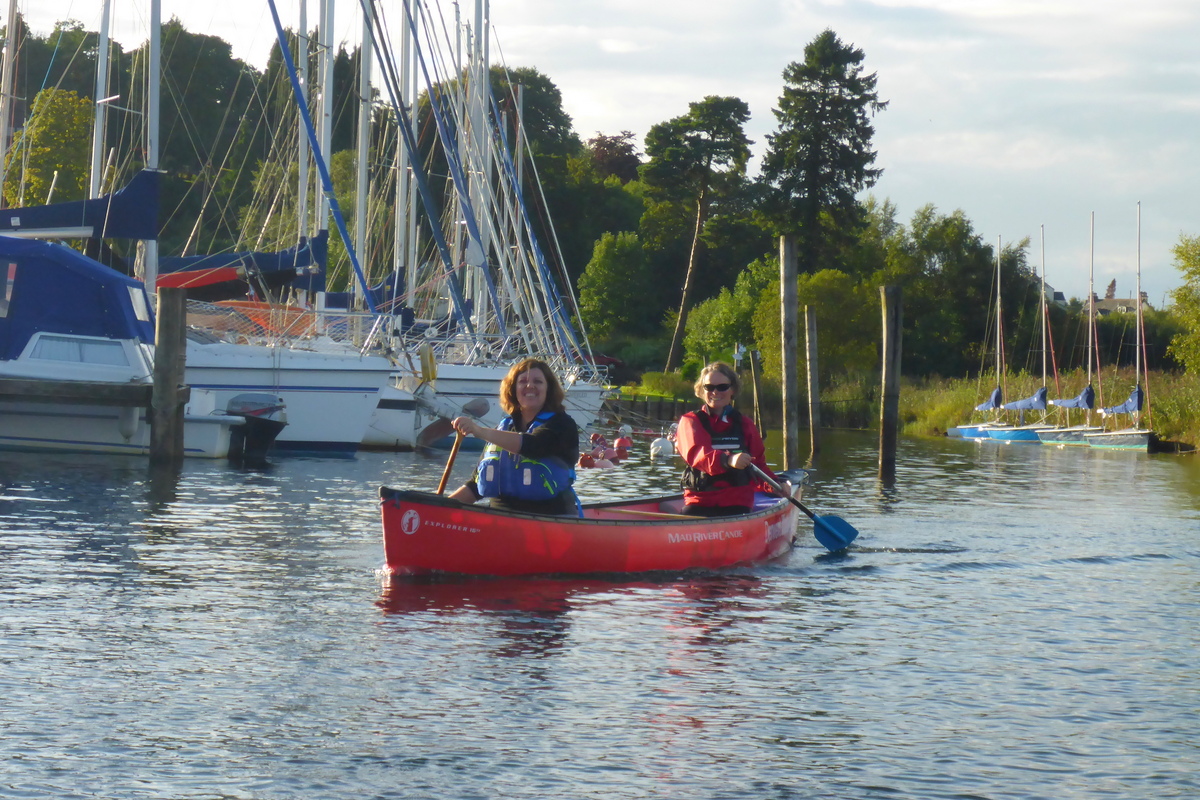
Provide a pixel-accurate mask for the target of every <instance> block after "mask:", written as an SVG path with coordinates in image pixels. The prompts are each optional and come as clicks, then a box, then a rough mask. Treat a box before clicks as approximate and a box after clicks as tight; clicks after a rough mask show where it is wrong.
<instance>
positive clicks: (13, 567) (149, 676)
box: [0, 432, 1200, 800]
mask: <svg viewBox="0 0 1200 800" xmlns="http://www.w3.org/2000/svg"><path fill="white" fill-rule="evenodd" d="M770 438H771V439H773V440H774V442H775V443H776V445H777V443H778V435H777V434H774V435H773V436H772V437H770ZM645 447H646V445H645V444H644V443H640V442H639V443H638V444H637V445H635V448H634V452H633V454H632V455H631V457H630V458H629V459H628V460H627V461H625V462H623V463H622V464H621V465H620V466H619V467H617V468H614V469H608V470H585V471H582V472H581V474H580V478H579V490H580V495H581V499H582V500H583V501H584V502H585V503H588V502H597V501H600V500H608V499H615V498H636V497H644V496H647V495H655V494H663V493H668V492H671V491H673V490H674V489H675V487H676V486H677V485H678V478H679V470H680V466H679V461H678V460H677V459H665V460H663V459H656V460H650V459H648V458H646V457H645V450H644V448H645ZM876 448H877V442H876V439H875V437H874V436H871V435H867V434H853V433H837V432H831V433H830V434H829V435H828V436H827V438H826V439H825V442H824V448H823V451H822V457H821V459H820V461H819V462H818V463H817V464H815V465H814V472H813V476H812V483H811V486H808V487H806V488H805V494H804V497H805V503H806V504H808V505H810V506H811V507H812V508H814V509H815V510H817V511H819V512H820V513H832V514H838V515H840V516H842V517H844V518H845V519H846V520H849V521H851V522H852V523H853V524H854V525H855V526H856V527H857V529H858V530H859V531H860V536H859V537H858V539H857V540H856V541H855V542H854V544H853V545H852V546H851V547H850V548H849V549H848V550H846V551H845V552H844V553H842V554H831V553H829V552H828V551H826V549H825V548H823V547H822V546H821V545H820V544H819V543H818V542H816V541H815V540H814V539H813V537H812V535H811V533H812V526H811V524H809V523H808V522H807V521H805V520H801V523H800V529H799V536H798V539H797V544H796V546H795V548H794V549H793V550H792V551H791V552H790V553H788V554H787V555H785V556H784V557H783V558H782V559H780V560H779V561H777V562H774V563H772V564H770V565H764V566H755V567H749V568H737V569H733V570H713V571H698V572H663V573H653V574H649V575H639V576H634V577H630V576H612V575H591V576H576V577H569V578H568V577H557V578H553V577H552V578H545V577H541V578H532V577H521V578H505V579H493V580H481V579H475V580H454V581H437V582H429V581H388V580H385V579H384V577H383V574H382V572H381V568H382V566H383V546H382V541H381V532H380V516H379V514H380V506H379V500H378V490H379V487H380V486H381V485H390V486H403V487H407V488H414V489H423V490H426V491H429V490H432V488H433V486H434V485H435V484H436V483H437V480H438V476H439V474H440V473H441V472H442V469H443V467H444V466H445V463H446V462H445V454H444V453H439V454H437V455H421V454H419V453H360V454H359V455H358V456H357V457H355V458H352V459H315V458H276V459H274V460H273V463H272V465H271V466H270V467H269V468H267V469H265V470H241V469H235V468H232V467H229V466H227V465H225V464H223V463H221V462H215V461H205V460H197V459H188V460H186V461H185V462H184V464H183V467H182V471H181V472H180V473H179V475H178V476H173V475H170V474H162V473H158V472H152V471H150V470H149V469H148V468H147V465H146V463H145V461H144V460H141V459H135V458H121V457H113V456H71V457H65V456H56V455H53V454H51V455H46V456H41V457H39V458H38V459H37V460H31V459H29V458H28V457H24V456H22V455H20V454H0V485H2V487H3V488H2V491H0V514H2V515H3V527H4V534H3V535H2V536H0V547H2V548H3V558H2V559H0V641H2V642H3V648H2V650H0V652H3V653H4V669H3V672H2V673H0V674H2V676H3V677H2V678H0V681H2V682H3V692H4V697H5V703H4V704H3V706H0V729H2V730H3V732H4V736H3V738H2V740H0V741H2V744H0V748H2V749H3V753H2V757H3V760H4V763H5V764H6V765H7V766H6V770H5V777H4V780H3V781H0V797H4V798H19V797H34V796H40V797H56V798H83V797H96V796H103V797H125V798H160V797H181V798H182V797H187V798H215V797H254V798H292V797H326V798H375V797H378V798H383V797H405V798H433V797H438V798H464V799H465V798H473V797H507V798H545V797H551V796H609V797H612V796H620V797H625V798H661V797H678V796H684V795H688V796H703V797H729V798H743V797H744V798H762V797H814V796H820V797H829V798H847V799H848V800H850V799H855V800H857V798H864V797H883V796H887V797H912V798H961V797H964V796H972V797H987V798H997V799H999V798H1028V797H1056V798H1089V800H1091V799H1092V798H1105V797H1112V798H1128V797H1145V796H1153V797H1161V798H1184V797H1194V796H1196V794H1197V791H1198V790H1197V786H1196V778H1195V774H1194V770H1193V769H1192V768H1191V766H1190V765H1191V756H1189V755H1188V754H1189V753H1191V752H1192V750H1193V749H1194V748H1193V746H1192V744H1191V742H1192V741H1193V740H1194V739H1195V737H1196V736H1197V735H1198V734H1200V724H1198V723H1197V721H1196V719H1195V715H1194V714H1193V713H1192V712H1191V706H1192V703H1191V702H1190V701H1189V698H1192V697H1194V696H1195V694H1196V692H1197V691H1198V690H1200V674H1198V673H1197V671H1196V669H1195V667H1194V664H1193V661H1194V658H1193V656H1194V653H1195V651H1196V648H1197V645H1198V644H1200V642H1198V636H1197V633H1196V631H1195V626H1194V624H1193V623H1194V619H1195V609H1196V607H1197V603H1198V602H1200V592H1198V590H1197V581H1196V579H1195V576H1196V574H1197V568H1198V565H1200V548H1198V547H1197V545H1196V531H1197V529H1198V527H1200V526H1198V521H1200V489H1198V488H1197V487H1200V462H1197V461H1196V460H1195V458H1194V457H1188V456H1165V455H1146V454H1142V453H1128V452H1124V453H1122V452H1110V451H1102V450H1094V449H1090V448H1062V449H1060V448H1048V447H979V446H978V445H975V444H973V443H971V442H964V441H959V440H954V439H949V438H942V439H909V438H902V439H901V440H900V442H899V449H898V458H897V469H896V477H895V480H894V481H892V482H881V481H880V480H879V478H878V476H877V473H876V459H877V452H876ZM768 457H769V459H771V460H774V459H775V458H777V453H775V454H774V455H772V453H771V452H770V451H769V453H768ZM473 462H474V459H473V458H471V457H469V456H468V455H467V454H466V453H464V454H461V455H460V456H459V459H458V461H457V462H456V465H455V467H454V470H453V475H452V476H451V478H452V481H461V480H463V479H464V478H466V477H467V476H468V474H469V473H470V471H471V469H472V467H473ZM1068 487H1069V488H1068ZM1114 487H1121V488H1120V489H1119V490H1117V489H1114ZM1118 494H1119V495H1120V500H1119V508H1120V513H1114V511H1113V509H1114V503H1115V502H1118V501H1117V500H1116V497H1117V495H1118Z"/></svg>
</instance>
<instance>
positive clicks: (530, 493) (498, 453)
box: [475, 411, 575, 500]
mask: <svg viewBox="0 0 1200 800" xmlns="http://www.w3.org/2000/svg"><path fill="white" fill-rule="evenodd" d="M553 416H554V412H553V411H543V412H542V413H540V414H538V415H537V416H536V417H534V418H533V422H531V423H530V425H529V428H528V430H533V429H534V428H536V427H537V426H539V425H542V424H544V423H545V422H546V420H548V419H550V418H551V417H553ZM512 428H513V419H512V417H505V418H504V419H502V420H500V426H499V429H500V430H502V431H510V430H512ZM475 482H476V483H477V484H478V485H479V496H480V497H514V498H517V499H519V500H549V499H550V498H552V497H555V496H557V495H559V494H561V493H562V492H564V491H569V490H570V489H571V484H573V483H574V482H575V468H574V466H573V465H568V464H567V462H565V461H563V460H562V459H561V458H558V457H557V456H545V457H543V458H541V459H533V458H526V457H524V456H519V455H514V454H513V453H510V452H508V451H507V450H505V449H504V448H502V447H498V446H497V445H494V444H489V445H488V446H487V447H485V448H484V450H483V458H482V459H480V461H479V469H478V470H476V474H475Z"/></svg>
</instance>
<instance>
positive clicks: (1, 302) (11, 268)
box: [0, 263, 17, 317]
mask: <svg viewBox="0 0 1200 800" xmlns="http://www.w3.org/2000/svg"><path fill="white" fill-rule="evenodd" d="M16 280H17V265H16V264H13V263H9V265H8V268H7V269H5V271H4V288H3V293H2V294H0V317H7V316H8V307H9V306H10V305H12V292H13V283H14V282H15V281H16Z"/></svg>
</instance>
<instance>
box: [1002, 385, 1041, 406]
mask: <svg viewBox="0 0 1200 800" xmlns="http://www.w3.org/2000/svg"><path fill="white" fill-rule="evenodd" d="M1047 394H1048V392H1047V391H1046V387H1045V386H1043V387H1042V388H1040V389H1038V390H1037V391H1036V392H1034V393H1033V394H1032V395H1030V396H1029V397H1026V398H1024V399H1023V400H1014V401H1013V402H1011V403H1005V404H1004V407H1005V408H1006V409H1008V410H1009V411H1034V410H1037V411H1045V410H1046V395H1047Z"/></svg>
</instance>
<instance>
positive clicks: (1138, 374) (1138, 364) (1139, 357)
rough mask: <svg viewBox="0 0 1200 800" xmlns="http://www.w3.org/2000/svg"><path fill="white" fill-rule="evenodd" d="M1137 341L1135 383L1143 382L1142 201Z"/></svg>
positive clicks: (1139, 214)
mask: <svg viewBox="0 0 1200 800" xmlns="http://www.w3.org/2000/svg"><path fill="white" fill-rule="evenodd" d="M1134 341H1135V342H1136V343H1137V347H1136V350H1135V351H1134V357H1133V363H1134V369H1135V372H1134V381H1133V383H1134V385H1135V386H1140V385H1141V383H1142V201H1140V200H1139V201H1138V204H1137V332H1136V335H1135V337H1134Z"/></svg>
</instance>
